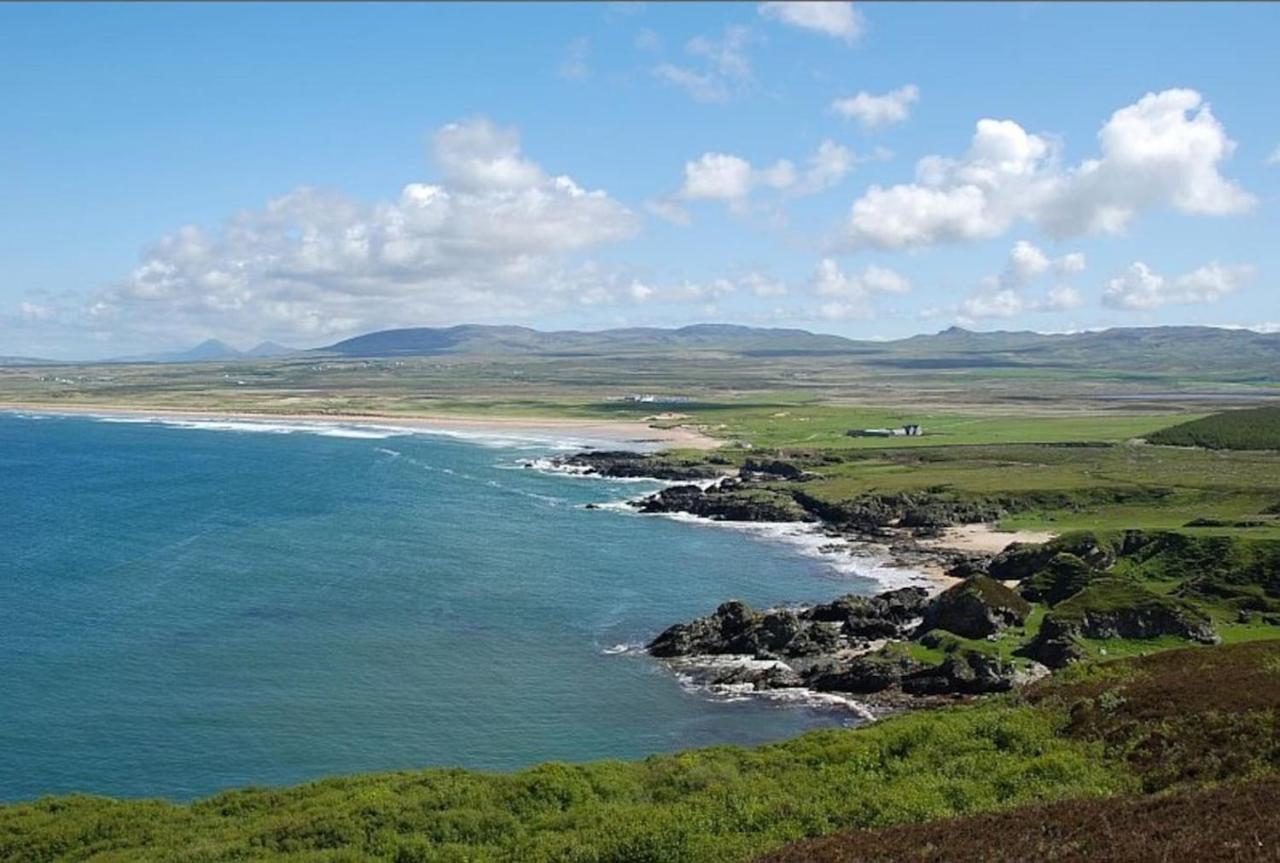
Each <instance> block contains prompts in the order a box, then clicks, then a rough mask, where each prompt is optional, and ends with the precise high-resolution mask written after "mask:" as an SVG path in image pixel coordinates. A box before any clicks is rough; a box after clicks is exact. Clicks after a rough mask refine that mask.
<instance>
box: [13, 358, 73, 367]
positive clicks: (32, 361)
mask: <svg viewBox="0 0 1280 863" xmlns="http://www.w3.org/2000/svg"><path fill="white" fill-rule="evenodd" d="M58 364H59V361H58V360H42V359H39V358H37V357H0V366H56V365H58Z"/></svg>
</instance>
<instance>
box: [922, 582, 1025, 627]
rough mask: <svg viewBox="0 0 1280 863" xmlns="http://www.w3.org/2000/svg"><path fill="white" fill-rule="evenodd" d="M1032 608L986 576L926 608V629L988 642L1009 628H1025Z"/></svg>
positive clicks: (953, 589) (958, 587) (954, 588)
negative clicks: (990, 637)
mask: <svg viewBox="0 0 1280 863" xmlns="http://www.w3.org/2000/svg"><path fill="white" fill-rule="evenodd" d="M1030 612H1031V605H1030V603H1028V602H1027V601H1026V600H1025V599H1023V598H1022V597H1020V596H1018V594H1016V593H1014V592H1013V591H1012V590H1010V589H1009V588H1007V587H1005V586H1004V585H1003V584H1000V583H999V582H998V581H995V580H993V579H991V578H988V577H987V576H985V575H974V576H970V577H969V578H966V579H965V580H964V581H962V582H960V583H959V584H956V585H953V586H951V587H949V588H947V589H946V590H944V591H943V592H942V593H940V594H938V596H936V597H934V599H933V600H932V601H931V602H930V603H929V604H928V605H927V606H925V608H924V622H923V624H922V626H923V628H924V629H926V630H927V629H945V630H946V631H947V632H952V633H955V634H956V635H959V636H963V637H964V638H986V637H987V636H988V635H994V634H995V633H997V632H999V631H1000V630H1001V629H1004V628H1005V627H1007V626H1018V625H1021V624H1022V623H1023V622H1024V621H1025V620H1026V618H1027V615H1028V614H1030Z"/></svg>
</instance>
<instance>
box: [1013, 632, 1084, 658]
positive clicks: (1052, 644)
mask: <svg viewBox="0 0 1280 863" xmlns="http://www.w3.org/2000/svg"><path fill="white" fill-rule="evenodd" d="M1051 629H1052V628H1051ZM1016 653H1017V655H1018V656H1025V657H1027V658H1028V659H1034V660H1035V661H1036V662H1039V663H1040V664H1041V665H1045V666H1047V667H1049V668H1065V667H1066V666H1068V665H1070V664H1071V663H1073V662H1078V661H1080V660H1081V659H1084V657H1085V649H1084V645H1082V644H1081V643H1080V642H1079V640H1078V639H1077V637H1076V636H1075V635H1074V634H1073V633H1072V632H1070V631H1062V630H1057V631H1054V632H1053V634H1050V633H1047V632H1045V630H1044V628H1043V627H1042V628H1041V630H1040V633H1039V634H1038V635H1037V636H1036V637H1035V639H1034V640H1033V641H1031V642H1030V643H1029V644H1026V645H1024V646H1023V647H1022V648H1021V649H1019V650H1017V651H1016Z"/></svg>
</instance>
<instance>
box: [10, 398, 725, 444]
mask: <svg viewBox="0 0 1280 863" xmlns="http://www.w3.org/2000/svg"><path fill="white" fill-rule="evenodd" d="M0 410H10V411H31V412H32V413H46V414H90V415H103V416H116V415H118V416H136V417H162V418H167V419H203V420H258V421H283V422H329V423H372V424H377V425H388V426H399V427H402V428H413V429H420V430H422V431H441V432H456V433H459V434H494V433H502V434H512V435H527V436H530V437H546V438H554V437H557V436H560V435H566V434H569V435H574V436H578V437H582V438H589V439H592V440H598V441H607V442H612V443H616V444H618V445H620V446H621V445H626V444H649V445H651V446H657V447H659V448H662V449H697V450H711V449H715V448H716V447H718V446H720V445H721V444H722V443H723V441H722V440H719V439H717V438H713V437H711V436H710V435H707V434H703V433H702V432H700V431H698V430H697V429H693V428H685V427H683V426H676V427H672V428H655V427H654V426H650V425H648V424H647V423H644V422H631V421H617V422H615V421H611V420H595V419H576V418H569V417H503V416H498V417H468V416H459V415H456V414H449V415H436V414H413V415H404V414H394V415H387V414H338V413H326V414H316V413H260V412H252V411H227V410H214V411H203V410H199V409H193V408H150V407H139V406H136V405H113V404H81V405H61V404H59V405H49V404H38V403H36V404H32V403H24V402H0Z"/></svg>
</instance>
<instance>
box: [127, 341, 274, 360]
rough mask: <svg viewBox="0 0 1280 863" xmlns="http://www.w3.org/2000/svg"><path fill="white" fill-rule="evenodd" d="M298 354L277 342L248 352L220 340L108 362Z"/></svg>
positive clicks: (264, 356) (246, 357)
mask: <svg viewBox="0 0 1280 863" xmlns="http://www.w3.org/2000/svg"><path fill="white" fill-rule="evenodd" d="M296 353H298V351H297V349H296V348H286V347H285V346H284V345H278V344H276V343H275V342H262V343H261V344H259V345H255V346H254V347H252V348H250V349H249V350H247V351H242V350H238V349H236V348H233V347H232V346H231V345H229V344H227V343H226V342H223V341H219V340H218V339H208V340H206V341H203V342H201V343H200V344H198V345H196V346H195V347H194V348H188V349H187V350H185V351H173V352H170V353H159V354H142V355H139V356H134V357H117V358H115V359H112V360H108V362H112V363H209V362H221V361H224V360H248V359H266V358H268V357H280V356H285V355H286V354H296Z"/></svg>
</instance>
